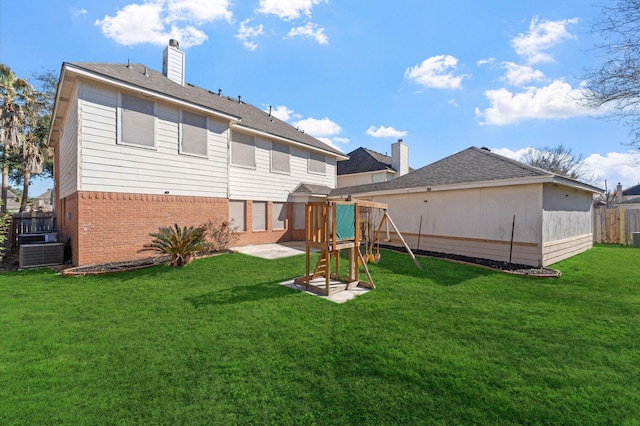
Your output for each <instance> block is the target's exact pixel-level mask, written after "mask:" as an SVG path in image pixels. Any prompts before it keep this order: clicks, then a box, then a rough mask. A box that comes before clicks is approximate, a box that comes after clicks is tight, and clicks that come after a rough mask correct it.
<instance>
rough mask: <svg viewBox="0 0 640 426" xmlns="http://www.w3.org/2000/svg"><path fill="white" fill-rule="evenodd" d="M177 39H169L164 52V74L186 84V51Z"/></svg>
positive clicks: (182, 84) (181, 83) (172, 79)
mask: <svg viewBox="0 0 640 426" xmlns="http://www.w3.org/2000/svg"><path fill="white" fill-rule="evenodd" d="M179 47H180V44H179V43H178V41H177V40H174V39H171V40H169V45H168V46H167V47H166V48H165V49H164V52H162V74H163V75H164V76H165V77H167V78H168V79H169V80H171V81H174V82H176V83H178V84H179V85H181V86H184V52H183V51H181V50H180V49H179Z"/></svg>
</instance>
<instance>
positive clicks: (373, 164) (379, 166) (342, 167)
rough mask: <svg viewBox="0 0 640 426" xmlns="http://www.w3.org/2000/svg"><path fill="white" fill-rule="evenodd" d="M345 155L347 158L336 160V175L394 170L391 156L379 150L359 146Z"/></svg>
mask: <svg viewBox="0 0 640 426" xmlns="http://www.w3.org/2000/svg"><path fill="white" fill-rule="evenodd" d="M347 155H348V156H349V159H348V160H343V161H338V168H337V170H338V176H341V175H350V174H354V173H365V172H374V171H378V170H388V171H391V172H394V171H395V170H394V169H393V167H391V162H392V158H391V157H389V156H386V155H384V154H380V153H379V152H375V151H372V150H370V149H367V148H363V147H360V148H358V149H355V150H353V151H351V152H350V153H348V154H347Z"/></svg>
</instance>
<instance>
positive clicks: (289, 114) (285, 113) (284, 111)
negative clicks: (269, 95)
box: [265, 105, 300, 121]
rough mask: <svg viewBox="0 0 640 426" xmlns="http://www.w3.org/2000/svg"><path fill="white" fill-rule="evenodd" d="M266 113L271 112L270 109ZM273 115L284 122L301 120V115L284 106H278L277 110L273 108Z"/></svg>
mask: <svg viewBox="0 0 640 426" xmlns="http://www.w3.org/2000/svg"><path fill="white" fill-rule="evenodd" d="M265 111H266V112H269V108H268V107H267V108H266V109H265ZM271 115H273V116H274V117H276V118H278V119H280V120H282V121H289V120H291V119H294V118H300V114H296V113H295V111H294V110H292V109H289V108H287V107H286V106H284V105H278V106H277V107H275V108H271Z"/></svg>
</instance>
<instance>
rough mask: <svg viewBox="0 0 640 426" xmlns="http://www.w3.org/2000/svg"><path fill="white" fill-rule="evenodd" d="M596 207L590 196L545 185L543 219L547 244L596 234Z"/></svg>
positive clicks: (544, 238) (560, 187)
mask: <svg viewBox="0 0 640 426" xmlns="http://www.w3.org/2000/svg"><path fill="white" fill-rule="evenodd" d="M592 206H593V197H592V194H591V193H590V192H586V191H578V190H575V189H571V188H567V187H562V186H559V185H554V184H545V185H544V195H543V210H544V211H543V216H542V238H543V241H544V242H545V244H546V243H548V242H553V241H558V240H567V239H571V238H574V237H579V236H582V235H585V234H590V233H592V230H593V226H592V216H593V214H592V212H591V209H592Z"/></svg>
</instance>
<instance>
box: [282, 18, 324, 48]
mask: <svg viewBox="0 0 640 426" xmlns="http://www.w3.org/2000/svg"><path fill="white" fill-rule="evenodd" d="M287 37H307V38H312V39H314V40H315V41H317V42H318V43H319V44H329V37H327V35H326V34H325V33H324V28H318V24H312V23H311V22H307V24H306V25H305V26H304V27H302V26H300V27H295V28H291V30H290V31H289V34H287Z"/></svg>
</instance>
